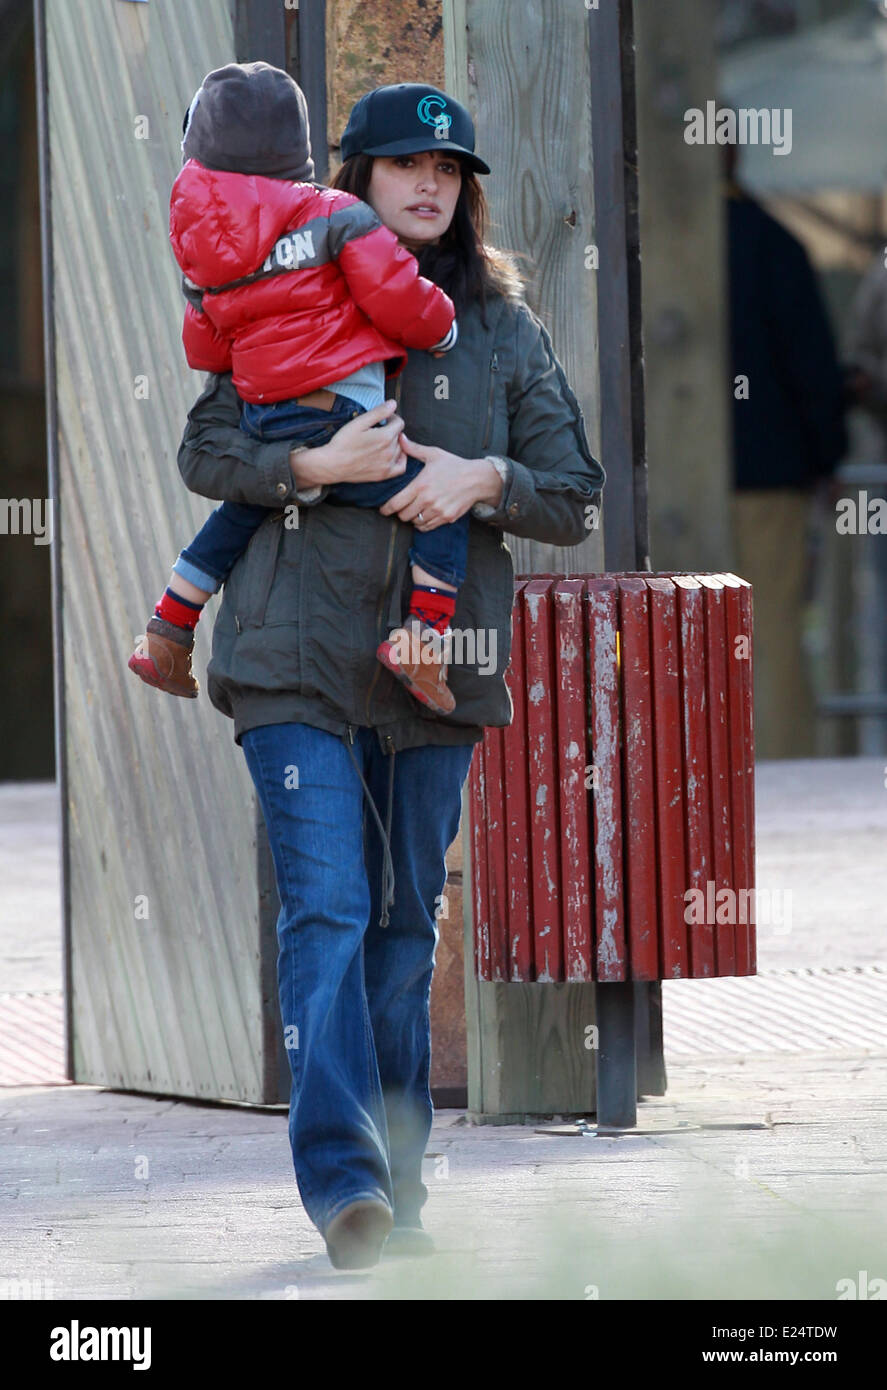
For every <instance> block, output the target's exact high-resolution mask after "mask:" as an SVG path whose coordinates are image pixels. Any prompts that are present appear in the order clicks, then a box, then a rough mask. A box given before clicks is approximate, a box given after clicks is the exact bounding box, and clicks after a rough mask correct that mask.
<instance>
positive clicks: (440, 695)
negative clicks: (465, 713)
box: [376, 614, 456, 714]
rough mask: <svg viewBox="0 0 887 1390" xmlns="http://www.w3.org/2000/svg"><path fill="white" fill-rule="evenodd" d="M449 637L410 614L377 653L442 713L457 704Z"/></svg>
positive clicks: (416, 693)
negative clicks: (451, 681) (449, 667)
mask: <svg viewBox="0 0 887 1390" xmlns="http://www.w3.org/2000/svg"><path fill="white" fill-rule="evenodd" d="M445 645H446V642H445V638H443V637H442V636H441V635H440V633H439V632H435V630H434V628H430V627H424V626H423V624H422V623H421V622H420V621H419V619H418V618H417V617H415V616H414V615H413V614H410V615H409V616H408V617H407V618H406V620H405V621H404V625H403V627H397V628H395V629H394V631H393V632H392V633H391V635H390V636H389V637H388V640H387V641H385V642H382V643H381V645H380V646H379V647H378V648H377V650H376V656H377V657H378V658H379V660H380V661H381V663H382V665H383V666H384V667H385V669H386V670H387V671H390V672H391V674H392V676H395V677H396V679H397V680H399V681H401V682H402V684H403V685H405V686H406V688H407V690H408V691H409V692H410V694H411V695H414V696H415V697H416V699H417V700H421V701H422V703H423V705H428V706H429V707H430V708H431V709H436V710H437V711H438V712H439V713H440V714H452V712H453V710H454V709H455V708H456V701H455V700H454V698H453V692H452V691H451V690H450V688H449V686H448V685H447V663H446V656H445Z"/></svg>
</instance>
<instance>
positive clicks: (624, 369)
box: [589, 0, 665, 1128]
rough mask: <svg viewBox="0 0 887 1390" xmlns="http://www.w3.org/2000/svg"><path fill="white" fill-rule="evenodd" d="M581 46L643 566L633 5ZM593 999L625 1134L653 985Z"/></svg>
mask: <svg viewBox="0 0 887 1390" xmlns="http://www.w3.org/2000/svg"><path fill="white" fill-rule="evenodd" d="M589 47H590V79H591V123H592V125H591V129H592V144H593V169H594V208H595V214H594V215H595V244H596V246H597V252H598V266H599V269H598V278H597V292H598V331H599V339H600V393H601V401H602V409H601V458H602V461H603V463H604V467H605V468H606V470H607V487H606V490H605V494H604V507H603V529H604V553H605V556H606V565H607V569H608V570H610V571H619V570H635V569H640V570H645V569H649V568H650V561H649V539H648V527H647V465H646V434H645V423H644V365H643V338H642V322H641V268H640V230H639V217H638V149H637V116H636V92H635V53H634V11H633V0H618V4H613V3H603V4H600V5H599V6H598V7H597V8H589ZM596 999H597V1008H598V1018H599V1028H600V1049H599V1052H598V1073H597V1075H598V1086H597V1119H598V1124H599V1126H602V1127H605V1128H631V1127H632V1126H634V1125H635V1124H636V1123H637V1097H638V1094H639V1092H641V1093H643V1092H646V1093H648V1094H661V1093H662V1092H663V1091H664V1089H665V1070H664V1062H663V1059H662V1037H661V1026H658V1025H657V1020H659V1019H660V1016H661V987H660V986H659V985H658V984H639V985H634V984H633V983H632V982H631V981H626V982H625V983H621V984H599V985H598V986H597V990H596Z"/></svg>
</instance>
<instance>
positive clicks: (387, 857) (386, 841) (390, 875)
mask: <svg viewBox="0 0 887 1390" xmlns="http://www.w3.org/2000/svg"><path fill="white" fill-rule="evenodd" d="M343 738H344V740H345V747H346V748H347V749H348V752H349V754H350V756H351V761H352V762H353V764H354V770H355V771H356V773H357V775H358V777H359V778H360V783H361V786H362V787H363V790H364V795H365V796H366V799H367V801H368V802H369V804H370V810H371V811H372V813H373V815H374V816H375V817H376V824H377V825H378V827H379V833H380V835H381V836H382V855H383V859H382V915H381V917H380V918H379V926H380V927H387V926H388V908H389V907H390V906H391V905H392V904H393V902H394V861H393V859H392V858H391V817H392V811H393V807H394V759H395V757H396V756H397V754H396V752H395V750H394V749H393V748H392V750H391V752H390V754H389V757H390V758H391V764H390V766H389V769H388V807H387V810H386V812H385V824H384V826H383V824H382V818H381V816H380V815H379V812H378V810H377V809H376V803H375V801H374V800H373V798H372V795H371V793H370V789H369V787H368V786H367V784H366V781H365V780H364V775H363V773H362V772H361V770H360V766H359V764H358V761H357V759H356V758H355V756H354V749H353V747H352V744H353V743H354V734H353V732H352V729H351V725H350V724H349V725H348V732H347V734H343Z"/></svg>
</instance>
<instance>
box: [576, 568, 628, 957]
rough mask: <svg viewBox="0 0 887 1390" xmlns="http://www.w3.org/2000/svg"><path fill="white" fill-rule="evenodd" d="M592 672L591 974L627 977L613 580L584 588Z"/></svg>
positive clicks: (616, 616)
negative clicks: (592, 967) (592, 970)
mask: <svg viewBox="0 0 887 1390" xmlns="http://www.w3.org/2000/svg"><path fill="white" fill-rule="evenodd" d="M586 602H587V604H588V609H587V612H588V622H587V630H588V652H589V671H590V676H591V690H590V692H589V694H590V699H591V751H592V761H593V763H594V766H595V767H596V768H597V787H596V789H595V791H594V793H593V796H592V804H593V807H594V875H595V879H594V884H595V887H594V903H595V910H594V977H595V979H597V980H601V981H603V982H606V983H612V982H614V981H616V980H625V979H627V978H628V960H627V954H626V947H625V904H624V899H623V869H622V754H621V730H620V709H619V673H618V665H617V655H618V653H617V635H618V631H619V611H618V587H617V584H616V581H615V579H611V578H598V577H595V576H591V577H589V579H588V585H587V590H586Z"/></svg>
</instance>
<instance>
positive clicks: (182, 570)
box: [173, 554, 222, 594]
mask: <svg viewBox="0 0 887 1390" xmlns="http://www.w3.org/2000/svg"><path fill="white" fill-rule="evenodd" d="M173 570H174V571H175V573H176V574H180V575H181V576H182V578H183V579H187V580H188V582H189V583H190V584H196V585H197V588H198V589H206V591H207V593H210V594H217V593H218V592H219V590H220V589H221V587H222V580H221V579H220V578H219V577H218V575H215V574H208V573H207V572H206V570H202V569H199V568H198V566H197V565H195V564H192V562H191V561H190V560H186V559H185V557H184V554H181V555H180V556H179V558H178V559H177V560H176V562H175V564H174V565H173Z"/></svg>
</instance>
